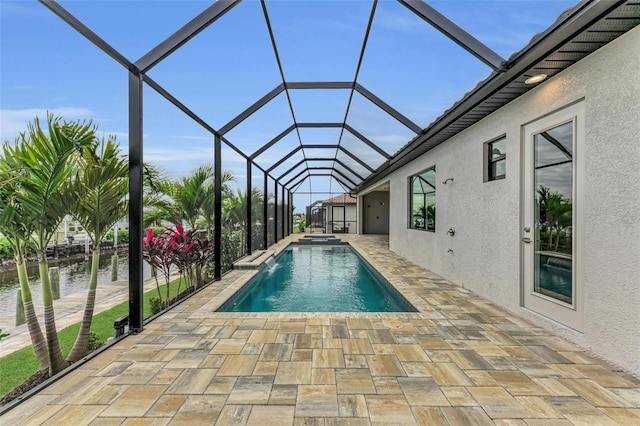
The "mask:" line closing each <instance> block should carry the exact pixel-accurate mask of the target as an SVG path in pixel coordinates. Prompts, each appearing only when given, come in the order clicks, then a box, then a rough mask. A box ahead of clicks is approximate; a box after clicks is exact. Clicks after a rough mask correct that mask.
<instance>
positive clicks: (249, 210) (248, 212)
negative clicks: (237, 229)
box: [245, 160, 253, 254]
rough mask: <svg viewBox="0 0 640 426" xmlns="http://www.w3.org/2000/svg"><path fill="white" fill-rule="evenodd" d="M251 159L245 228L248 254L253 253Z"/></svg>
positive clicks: (248, 169)
mask: <svg viewBox="0 0 640 426" xmlns="http://www.w3.org/2000/svg"><path fill="white" fill-rule="evenodd" d="M251 195H252V194H251V160H247V222H246V224H247V229H246V230H245V231H246V233H247V254H251V222H252V221H253V219H252V217H251V211H252V207H251V201H252V200H251V198H252V197H251Z"/></svg>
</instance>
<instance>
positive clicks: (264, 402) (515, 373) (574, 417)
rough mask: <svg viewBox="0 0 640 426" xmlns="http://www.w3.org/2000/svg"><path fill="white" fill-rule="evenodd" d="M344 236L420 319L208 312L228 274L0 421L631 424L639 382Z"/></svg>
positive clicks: (638, 409)
mask: <svg viewBox="0 0 640 426" xmlns="http://www.w3.org/2000/svg"><path fill="white" fill-rule="evenodd" d="M345 239H347V240H349V241H350V242H351V243H352V245H353V246H354V247H356V248H357V249H358V250H359V251H360V253H361V254H362V255H363V256H365V257H366V258H367V259H368V260H369V262H370V263H372V264H373V265H374V266H375V267H376V268H377V269H378V270H379V271H380V272H381V273H382V274H383V275H384V276H386V277H387V279H389V281H391V282H392V283H393V284H394V285H395V286H396V287H397V288H398V289H399V290H400V291H401V292H402V293H403V294H405V296H406V297H407V298H408V299H409V300H410V301H411V302H412V303H413V304H414V305H415V306H416V307H417V308H418V309H419V310H420V312H419V313H411V314H373V313H361V314H333V313H328V314H326V313H319V314H318V313H314V314H277V313H272V314H267V313H249V314H246V313H245V314H240V313H233V314H232V313H216V312H214V310H215V309H216V307H217V306H219V305H220V304H221V303H222V302H223V301H224V300H226V298H227V297H228V296H229V295H230V294H232V293H233V292H234V291H235V289H236V288H238V287H239V286H241V285H242V284H243V283H244V282H246V280H247V279H248V278H250V277H251V276H252V275H253V274H254V272H252V271H233V272H232V273H230V274H228V275H226V276H225V277H224V278H223V279H222V280H221V281H219V282H217V283H214V284H213V285H211V286H209V287H208V288H207V289H205V290H203V291H201V292H200V293H198V294H197V295H195V296H194V297H192V298H191V299H189V300H187V301H185V302H184V303H182V304H181V305H179V306H178V307H176V308H174V309H173V310H171V311H170V312H169V313H167V314H165V315H163V316H161V317H160V318H158V319H156V320H154V321H153V322H151V323H150V324H148V325H147V326H146V328H145V330H144V331H143V332H142V333H141V334H138V335H135V336H130V337H128V338H126V339H124V340H123V341H121V342H119V343H117V344H116V345H115V346H113V347H112V348H109V349H108V350H106V351H105V352H103V353H101V354H100V355H98V356H97V357H95V358H93V359H92V360H90V361H89V362H87V363H86V364H84V365H82V366H80V367H79V368H78V369H76V370H75V371H73V372H71V373H70V374H68V375H67V376H65V377H63V378H62V379H60V380H59V381H57V382H55V383H54V384H53V385H52V386H50V387H48V388H46V389H44V390H42V391H41V392H40V393H38V394H37V395H35V396H33V397H32V398H30V399H29V400H27V401H26V402H24V403H23V404H21V405H19V406H17V407H16V408H14V409H13V410H12V411H9V412H8V413H6V414H5V415H4V416H3V417H1V418H0V424H2V425H14V424H63V425H80V424H91V425H164V424H186V425H197V424H221V425H223V424H256V425H269V424H274V425H292V424H301V425H302V424H305V425H306V424H308V425H323V424H324V425H368V424H380V425H391V424H398V425H412V424H426V425H437V424H445V425H446V424H450V425H471V424H475V425H484V424H509V425H525V424H526V425H563V424H567V425H568V424H592V425H608V424H635V425H638V424H640V380H639V379H638V378H636V377H634V376H631V375H629V374H626V373H624V372H622V371H620V370H619V369H617V368H616V367H614V366H611V365H609V364H607V363H606V362H604V361H602V360H600V359H598V358H596V357H594V356H592V355H591V354H589V353H588V352H585V351H584V350H582V349H580V348H578V347H576V346H574V345H572V344H569V343H567V342H566V341H564V340H562V339H561V338H559V337H557V336H554V335H552V334H549V333H548V332H546V331H544V330H542V329H540V328H538V327H535V326H533V325H531V324H530V323H528V322H526V321H524V320H523V319H521V318H519V317H517V316H515V315H513V314H510V313H508V312H506V311H505V310H503V309H501V308H498V307H496V306H495V305H493V304H492V303H490V302H488V301H487V300H485V299H482V298H480V297H478V296H476V295H474V294H473V293H470V292H468V291H466V290H465V289H463V288H461V287H458V286H455V285H452V284H451V283H449V282H448V281H446V280H445V279H443V278H441V277H439V276H437V275H435V274H433V273H432V272H430V271H427V270H425V269H423V268H420V267H418V266H416V265H414V264H412V263H409V262H407V261H405V260H403V259H402V258H400V257H398V256H396V255H394V254H393V253H391V252H390V251H388V250H387V248H386V247H387V244H386V240H385V239H383V238H381V237H376V236H346V237H345ZM289 241H291V237H290V238H289V239H287V240H285V241H283V242H281V243H279V244H278V246H277V247H279V248H282V247H284V246H285V245H286V243H288V242H289Z"/></svg>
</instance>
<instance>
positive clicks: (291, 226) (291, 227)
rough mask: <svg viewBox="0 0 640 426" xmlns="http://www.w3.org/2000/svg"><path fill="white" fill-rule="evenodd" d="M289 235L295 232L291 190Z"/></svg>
mask: <svg viewBox="0 0 640 426" xmlns="http://www.w3.org/2000/svg"><path fill="white" fill-rule="evenodd" d="M289 205H290V206H291V207H289V235H291V234H293V194H292V193H291V191H289Z"/></svg>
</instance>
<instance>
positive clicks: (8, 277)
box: [0, 253, 151, 317]
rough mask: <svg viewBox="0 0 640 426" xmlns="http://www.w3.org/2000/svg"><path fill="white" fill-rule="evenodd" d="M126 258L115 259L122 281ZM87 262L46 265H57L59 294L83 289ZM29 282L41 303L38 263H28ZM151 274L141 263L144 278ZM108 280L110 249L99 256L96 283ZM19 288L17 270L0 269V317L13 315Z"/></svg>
mask: <svg viewBox="0 0 640 426" xmlns="http://www.w3.org/2000/svg"><path fill="white" fill-rule="evenodd" d="M128 262H129V260H128V257H127V256H126V255H124V256H120V258H119V259H118V280H120V281H126V280H128V277H129V263H128ZM90 263H91V262H89V261H85V260H84V259H83V258H80V259H77V258H75V259H69V260H62V261H60V262H58V263H57V264H50V265H49V266H50V267H51V266H58V267H60V297H65V296H68V295H70V294H73V293H77V292H82V291H86V290H87V288H88V287H89V278H90ZM28 275H29V284H30V287H31V293H32V295H33V301H34V304H35V305H39V304H42V287H41V286H40V276H39V273H38V264H37V263H35V262H34V263H30V264H29V265H28ZM150 276H151V270H150V268H149V265H147V264H146V263H145V264H144V278H145V279H146V278H149V277H150ZM110 284H111V253H109V254H105V255H103V256H101V258H100V264H99V269H98V287H99V288H100V287H104V286H108V285H110ZM19 289H20V283H19V281H18V274H17V272H16V271H15V270H11V271H4V272H0V317H6V316H13V315H15V313H16V296H17V293H18V290H19Z"/></svg>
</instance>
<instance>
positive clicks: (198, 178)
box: [145, 166, 235, 235]
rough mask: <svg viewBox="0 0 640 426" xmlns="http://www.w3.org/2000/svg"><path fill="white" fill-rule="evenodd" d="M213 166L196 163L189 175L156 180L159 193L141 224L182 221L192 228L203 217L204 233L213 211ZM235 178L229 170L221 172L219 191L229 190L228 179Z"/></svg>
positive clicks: (195, 226) (208, 230) (211, 219)
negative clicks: (197, 165) (176, 178)
mask: <svg viewBox="0 0 640 426" xmlns="http://www.w3.org/2000/svg"><path fill="white" fill-rule="evenodd" d="M214 177H215V169H214V168H213V166H200V167H198V168H196V169H195V170H194V171H193V172H192V173H191V175H189V176H187V177H182V178H181V179H179V180H176V181H170V180H166V179H164V180H159V181H158V182H157V184H156V187H157V191H158V193H159V194H160V195H159V197H158V199H157V201H156V202H155V203H154V205H152V206H150V207H151V208H150V209H149V210H148V211H147V212H145V226H147V225H149V224H151V223H153V222H160V221H168V222H172V223H185V224H186V225H188V226H189V227H191V228H192V229H197V228H198V222H199V221H200V219H201V218H204V220H205V222H206V224H207V225H206V226H207V234H208V235H209V232H210V230H211V229H212V228H213V218H214V210H215V203H214V198H215V193H214V187H215V185H214V183H215V181H214ZM234 179H235V178H234V177H233V175H232V174H231V173H228V172H225V173H223V174H222V179H221V181H222V190H223V192H229V182H231V181H232V180H234Z"/></svg>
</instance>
